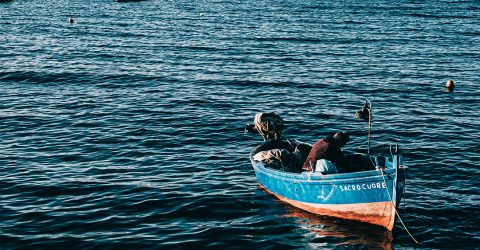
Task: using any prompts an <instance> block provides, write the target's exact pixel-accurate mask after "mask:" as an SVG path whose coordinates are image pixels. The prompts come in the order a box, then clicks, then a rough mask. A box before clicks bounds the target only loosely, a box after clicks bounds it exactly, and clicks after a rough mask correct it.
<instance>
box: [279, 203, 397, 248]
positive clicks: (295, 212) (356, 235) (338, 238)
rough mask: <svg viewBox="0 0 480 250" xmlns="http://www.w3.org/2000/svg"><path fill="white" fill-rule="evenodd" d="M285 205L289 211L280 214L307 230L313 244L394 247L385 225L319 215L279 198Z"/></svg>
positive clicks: (305, 233)
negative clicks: (383, 226)
mask: <svg viewBox="0 0 480 250" xmlns="http://www.w3.org/2000/svg"><path fill="white" fill-rule="evenodd" d="M276 201H277V202H278V203H282V204H284V205H285V207H286V209H287V211H288V213H286V214H282V215H279V217H283V218H291V219H293V220H294V222H295V223H297V224H298V225H299V228H301V229H303V230H304V231H303V233H304V234H303V236H304V237H305V241H306V242H305V243H306V244H308V245H309V246H310V247H314V248H315V247H323V246H325V244H328V245H329V246H332V245H334V246H338V247H341V246H359V247H367V248H373V249H392V241H393V239H394V236H393V233H392V232H391V231H389V230H386V229H385V228H382V227H380V226H376V225H370V224H366V223H360V222H355V221H349V220H343V219H339V218H335V217H329V216H322V215H316V214H312V213H309V212H305V211H303V210H301V209H299V208H296V207H294V206H291V205H289V204H287V203H284V202H282V201H281V200H279V199H276Z"/></svg>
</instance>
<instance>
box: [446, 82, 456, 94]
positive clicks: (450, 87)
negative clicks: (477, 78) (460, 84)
mask: <svg viewBox="0 0 480 250" xmlns="http://www.w3.org/2000/svg"><path fill="white" fill-rule="evenodd" d="M454 88H455V83H454V82H453V80H448V81H447V84H446V85H445V89H446V90H447V92H450V91H453V89H454Z"/></svg>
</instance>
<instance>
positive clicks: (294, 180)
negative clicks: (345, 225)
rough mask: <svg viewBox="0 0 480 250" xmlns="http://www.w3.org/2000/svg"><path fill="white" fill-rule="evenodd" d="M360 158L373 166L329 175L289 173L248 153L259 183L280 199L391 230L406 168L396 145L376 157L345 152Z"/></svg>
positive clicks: (402, 192) (304, 208)
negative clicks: (256, 159)
mask: <svg viewBox="0 0 480 250" xmlns="http://www.w3.org/2000/svg"><path fill="white" fill-rule="evenodd" d="M390 148H391V147H390ZM390 151H392V150H390ZM360 158H363V160H365V159H368V158H369V159H372V160H371V162H372V165H373V164H374V165H375V167H376V168H373V169H374V170H368V171H361V172H354V173H342V174H329V175H322V174H321V173H317V172H302V173H292V172H285V171H283V170H278V169H273V168H270V167H268V166H266V165H265V164H264V163H262V162H257V161H255V160H253V158H252V155H251V156H250V160H251V162H252V165H253V168H254V170H255V175H256V177H257V180H258V183H259V184H260V186H261V187H262V188H264V189H265V190H267V191H268V192H270V193H272V194H273V195H275V196H276V197H278V198H279V199H280V200H282V201H284V202H287V203H289V204H291V205H293V206H295V207H298V208H300V209H303V210H305V211H308V212H311V213H315V214H319V215H327V216H333V217H338V218H343V219H348V220H355V221H360V222H366V223H370V224H375V225H379V226H382V227H385V228H387V229H388V230H390V231H391V230H392V229H393V226H394V223H395V214H396V208H397V207H398V204H399V203H400V199H401V197H402V196H403V194H404V186H405V175H406V169H407V168H406V167H405V166H403V165H402V156H401V155H400V154H399V152H398V146H397V150H395V152H390V153H387V154H385V153H384V154H383V155H379V156H375V157H373V156H372V155H371V154H369V155H358V154H356V155H347V159H350V160H353V161H358V159H360ZM359 162H365V161H359ZM367 162H368V161H367Z"/></svg>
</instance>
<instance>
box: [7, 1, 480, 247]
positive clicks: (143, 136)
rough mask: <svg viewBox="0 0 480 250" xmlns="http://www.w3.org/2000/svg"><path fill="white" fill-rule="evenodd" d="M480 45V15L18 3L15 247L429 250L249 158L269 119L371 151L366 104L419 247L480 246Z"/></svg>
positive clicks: (11, 157) (419, 6) (302, 5)
mask: <svg viewBox="0 0 480 250" xmlns="http://www.w3.org/2000/svg"><path fill="white" fill-rule="evenodd" d="M70 16H73V17H74V19H75V22H74V23H73V24H69V23H68V22H67V19H68V18H69V17H70ZM479 30H480V4H479V2H478V1H379V0H378V1H377V0H374V1H364V0H360V1H350V0H347V1H330V2H328V1H327V2H325V1H313V0H301V1H273V0H266V1H239V0H234V1H167V0H151V1H148V0H147V1H141V2H126V3H118V2H116V1H110V0H92V1H81V0H72V1H65V0H60V1H53V0H44V1H33V0H31V1H29V0H13V1H1V2H0V89H1V91H0V152H1V153H0V176H1V179H0V242H1V243H0V244H1V247H0V248H2V249H16V248H40V249H62V248H69V249H71V248H74V249H89V248H95V249H104V248H113V249H118V248H122V249H123V248H125V249H132V248H134V247H135V248H140V249H176V248H180V249H200V248H219V249H227V248H238V249H248V248H255V249H282V248H285V249H293V248H319V249H322V248H327V249H332V248H338V249H343V248H345V249H351V248H353V249H357V248H360V249H375V248H380V249H402V248H406V249H409V248H412V247H415V245H414V244H413V243H412V241H411V240H410V238H409V236H408V235H407V234H406V233H405V231H404V230H403V229H402V227H401V225H400V224H398V223H397V224H396V227H395V228H394V231H393V233H389V232H386V231H385V230H383V229H380V228H377V227H374V226H369V225H366V224H361V223H355V222H349V221H344V220H341V219H334V218H328V217H323V216H317V215H312V214H309V213H306V212H303V211H301V210H298V209H296V208H293V207H291V206H289V205H286V204H284V203H281V202H279V201H278V200H277V199H276V198H274V197H273V196H271V195H269V194H267V193H265V192H264V191H262V190H261V189H260V188H259V187H258V185H257V182H256V179H255V174H254V171H253V169H252V167H251V165H250V162H249V159H248V153H249V151H250V149H251V148H252V147H253V146H254V145H256V144H258V143H259V142H260V141H261V138H260V136H258V135H244V134H243V126H244V124H245V123H248V122H252V121H253V116H254V114H255V113H257V112H265V111H276V112H278V113H280V114H281V115H282V116H283V118H284V119H285V121H286V127H287V128H286V131H285V135H286V136H288V137H290V138H296V139H300V140H303V141H306V142H310V143H313V142H315V141H316V140H317V139H319V138H320V137H322V136H325V135H327V134H328V133H330V132H331V131H334V130H346V131H350V132H351V133H352V141H351V142H350V143H349V144H348V145H347V149H348V150H358V148H363V149H365V146H366V124H364V123H362V122H358V121H356V120H354V119H353V114H354V112H355V111H356V110H358V109H359V108H360V107H361V105H362V103H363V101H364V100H365V99H366V98H368V99H370V100H371V101H372V103H373V110H374V122H373V142H374V144H381V143H399V144H400V145H401V148H402V149H403V150H404V153H405V156H406V162H405V163H406V165H408V166H409V175H408V179H407V204H406V205H407V214H406V215H404V214H403V211H402V216H403V217H404V218H403V219H404V221H405V222H406V224H407V225H408V227H409V229H410V231H411V232H412V233H413V235H414V236H415V237H416V238H417V240H419V241H420V242H421V245H419V246H417V248H419V249H452V248H454V249H462V248H464V249H473V248H476V247H478V246H479V245H480V227H479V225H480V212H479V210H478V208H479V207H480V206H479V205H480V188H479V184H480V178H479V176H480V170H479V168H478V164H479V160H480V156H479V155H480V146H479V145H480V132H479V128H480V120H479V115H478V112H479V111H480V102H479V101H480V98H479V97H480V90H479V81H480V77H479V72H480V59H479V58H480V45H479V44H480V36H479ZM448 79H453V80H454V81H455V82H456V86H457V87H456V89H455V91H454V92H446V91H445V89H444V85H445V82H446V81H447V80H448Z"/></svg>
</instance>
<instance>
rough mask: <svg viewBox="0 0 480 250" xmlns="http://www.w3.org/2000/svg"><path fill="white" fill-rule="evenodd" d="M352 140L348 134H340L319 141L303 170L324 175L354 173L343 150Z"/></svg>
mask: <svg viewBox="0 0 480 250" xmlns="http://www.w3.org/2000/svg"><path fill="white" fill-rule="evenodd" d="M349 140H350V136H349V135H348V133H346V132H338V133H335V134H334V135H333V136H328V137H325V138H322V139H320V140H318V141H317V142H316V143H315V144H314V145H313V146H312V149H311V150H310V152H309V154H308V156H307V158H306V160H305V162H304V163H303V167H302V169H303V170H304V171H310V172H313V171H315V172H321V173H323V174H335V173H347V172H352V170H351V169H350V168H349V164H348V161H347V158H346V157H345V154H343V152H342V148H343V147H344V146H345V145H346V144H347V142H348V141H349Z"/></svg>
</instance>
